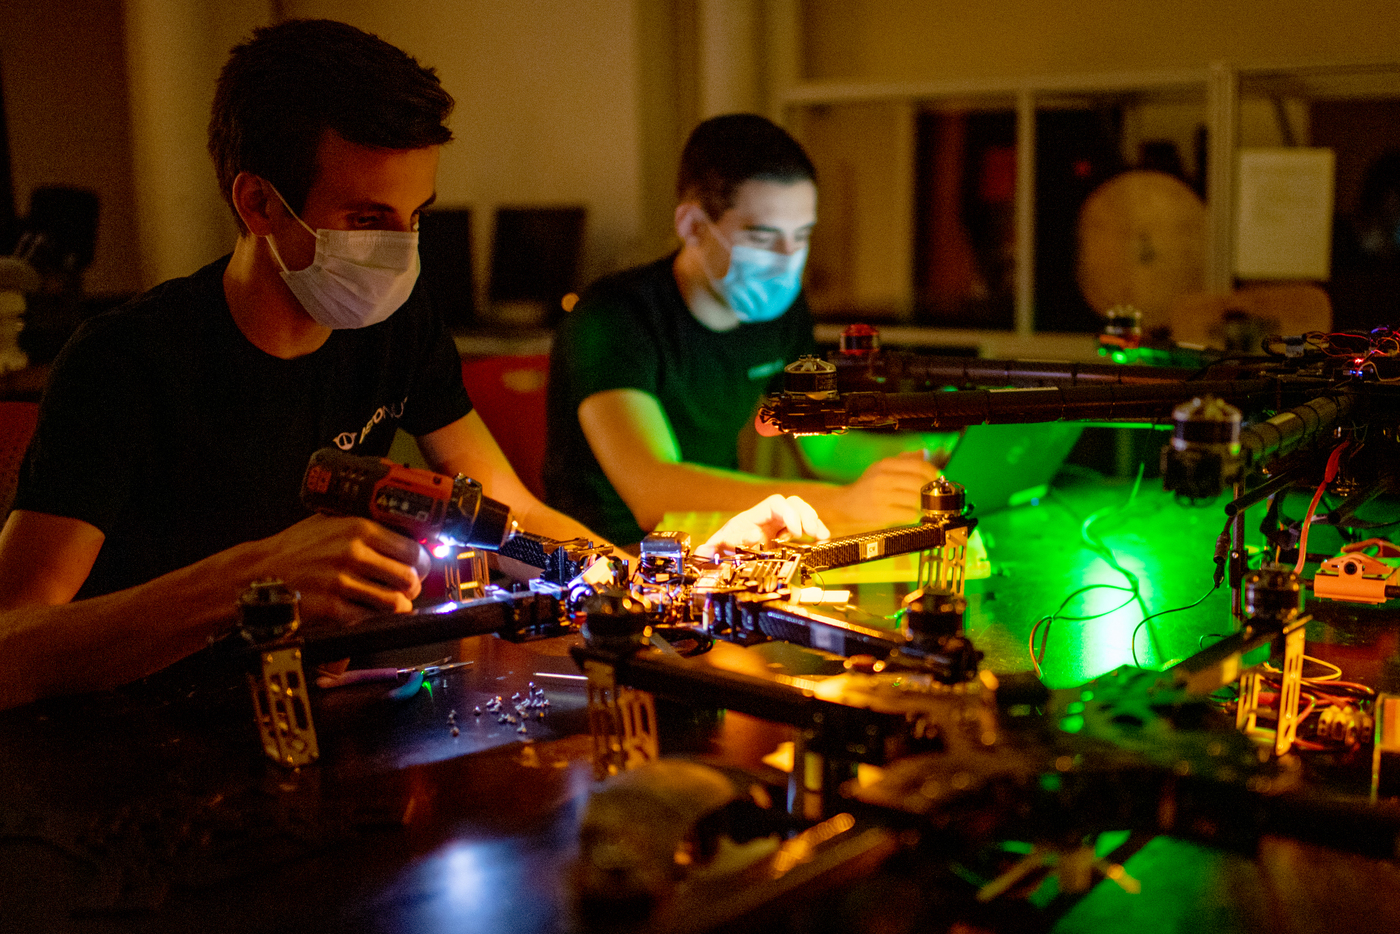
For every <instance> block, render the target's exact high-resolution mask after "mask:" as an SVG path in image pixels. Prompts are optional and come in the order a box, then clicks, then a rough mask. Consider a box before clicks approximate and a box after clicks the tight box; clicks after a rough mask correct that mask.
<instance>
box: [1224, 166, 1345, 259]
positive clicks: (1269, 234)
mask: <svg viewBox="0 0 1400 934" xmlns="http://www.w3.org/2000/svg"><path fill="white" fill-rule="evenodd" d="M1335 161H1336V160H1335V156H1334V155H1333V152H1332V150H1330V149H1318V148H1297V147H1292V148H1287V149H1241V150H1240V151H1239V176H1238V177H1239V197H1238V199H1237V200H1236V202H1235V275H1236V276H1238V277H1239V278H1241V279H1314V280H1317V279H1326V278H1328V277H1329V275H1330V274H1331V264H1332V203H1333V189H1334V180H1335V177H1336V173H1335V168H1334V166H1335Z"/></svg>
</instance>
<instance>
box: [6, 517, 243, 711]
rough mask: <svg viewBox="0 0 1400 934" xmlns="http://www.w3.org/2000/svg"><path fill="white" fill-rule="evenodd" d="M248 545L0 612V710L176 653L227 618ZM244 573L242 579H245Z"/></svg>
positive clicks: (143, 668)
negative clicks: (136, 581) (119, 584)
mask: <svg viewBox="0 0 1400 934" xmlns="http://www.w3.org/2000/svg"><path fill="white" fill-rule="evenodd" d="M253 551H256V547H255V544H254V545H250V546H240V547H239V548H236V549H233V550H231V551H229V552H224V553H221V554H220V555H216V556H214V557H212V558H209V559H206V560H205V561H201V562H199V563H198V564H195V565H192V566H190V567H188V568H184V569H182V570H179V571H175V572H173V573H171V574H166V575H164V576H162V577H159V578H156V579H155V580H152V581H150V582H148V583H146V584H142V585H140V586H138V587H133V588H131V589H129V590H124V591H120V592H118V593H113V594H107V595H105V596H101V597H94V598H91V599H87V600H79V601H76V602H74V603H63V604H58V605H52V606H50V605H28V606H21V607H16V608H14V609H10V610H7V611H5V612H4V613H0V659H3V660H4V673H3V674H0V708H9V707H14V706H17V705H19V704H24V703H27V702H29V701H32V700H35V699H37V698H40V697H45V696H49V695H55V694H70V693H81V692H84V691H93V690H103V689H107V688H112V687H115V686H117V685H120V684H125V683H127V682H129V681H133V680H135V679H137V678H141V677H144V676H145V675H148V674H151V673H152V672H155V671H159V670H160V669H161V668H164V667H166V666H167V665H170V664H172V663H173V662H176V661H178V660H180V659H181V658H184V657H185V656H187V655H190V654H192V653H193V652H195V651H197V650H198V649H200V648H201V647H203V646H204V645H205V644H207V642H208V640H209V637H210V636H214V635H217V634H219V633H221V632H223V631H224V630H226V629H227V628H228V627H229V626H230V625H231V624H232V623H233V621H234V616H235V600H236V599H237V596H238V593H239V591H240V590H241V589H242V587H243V586H246V584H247V583H248V582H249V581H250V580H251V579H252V578H247V577H246V572H243V573H239V571H238V570H237V569H239V568H241V567H247V566H256V565H257V564H258V561H257V560H256V556H255V555H254V554H252V552H253ZM245 578H246V579H245Z"/></svg>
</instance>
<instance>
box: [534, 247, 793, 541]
mask: <svg viewBox="0 0 1400 934" xmlns="http://www.w3.org/2000/svg"><path fill="white" fill-rule="evenodd" d="M674 260H675V255H674V254H672V255H671V256H668V257H666V258H664V259H661V260H657V261H656V262H654V263H650V264H648V265H646V266H639V267H637V268H635V269H629V270H627V271H625V272H621V273H618V274H616V275H614V276H610V277H608V278H605V279H603V280H601V281H599V282H598V283H597V284H596V285H594V286H593V287H592V288H591V289H589V290H588V292H587V293H586V294H585V295H584V296H583V298H582V300H580V301H579V303H578V305H577V306H575V308H574V310H573V311H572V312H571V313H569V315H568V316H566V317H565V319H564V321H563V322H562V323H561V324H560V326H559V330H558V333H557V334H556V335H555V340H554V350H553V354H552V358H551V361H550V369H549V441H548V445H547V449H546V452H545V468H544V482H545V494H546V499H547V500H548V502H549V504H550V505H551V506H554V507H555V508H556V509H559V510H561V511H563V512H565V513H567V514H568V515H571V516H573V517H574V518H576V519H578V520H579V521H580V522H582V523H584V524H585V525H587V526H588V527H589V528H590V529H592V530H593V531H595V532H597V533H598V534H600V535H603V536H605V537H606V538H607V539H608V540H609V541H612V542H615V543H617V544H622V545H626V544H631V543H633V542H638V541H640V540H641V538H642V536H643V535H644V534H645V532H646V531H649V530H643V529H642V528H641V527H640V526H638V525H637V522H636V520H635V519H634V518H633V516H632V512H631V510H629V509H628V508H627V505H626V504H625V503H624V502H623V501H622V498H621V497H620V496H618V494H617V491H616V490H614V489H613V487H612V484H610V483H609V482H608V479H607V477H606V476H604V474H603V470H602V468H601V467H599V466H598V461H597V460H596V459H595V458H594V457H593V452H592V450H591V449H590V448H589V446H588V442H587V440H586V439H585V438H584V436H583V429H582V428H581V427H580V426H579V422H578V407H579V404H580V403H581V402H583V400H584V399H587V398H588V397H589V396H591V395H593V394H594V393H599V392H603V391H605V390H609V389H640V390H641V391H643V392H646V393H649V394H651V395H653V396H655V397H656V399H657V400H658V401H659V402H660V403H661V408H662V410H663V411H664V412H665V413H666V417H667V418H668V419H669V420H670V422H671V430H672V431H673V433H674V434H675V436H676V443H677V445H678V446H679V448H680V455H681V459H682V460H685V461H687V462H690V463H695V464H705V465H707V466H711V467H721V468H726V469H730V470H733V469H735V468H737V467H738V439H739V431H740V429H742V428H743V426H744V425H745V423H746V422H748V421H749V420H751V419H752V418H753V415H754V410H755V407H756V405H757V403H758V400H759V399H760V397H761V396H763V395H764V394H765V393H766V392H768V391H769V390H770V389H774V388H777V387H779V386H780V385H781V374H782V370H783V367H784V366H786V365H787V364H788V363H791V362H792V361H794V360H796V359H797V358H798V357H799V356H801V355H802V354H804V353H812V352H813V351H814V349H815V344H814V341H813V338H812V318H811V315H810V313H809V312H808V310H807V303H806V301H805V300H804V299H803V297H802V296H801V295H799V296H798V297H797V301H795V302H794V303H793V305H792V307H791V308H790V309H788V311H787V313H786V314H784V315H783V316H782V317H780V318H778V319H777V320H775V321H768V322H763V323H759V324H741V325H739V326H738V327H736V328H734V329H733V330H732V331H725V332H722V333H721V332H715V331H711V330H709V329H708V328H706V327H705V326H704V325H702V324H701V323H700V322H699V321H697V320H695V316H694V315H692V314H691V313H690V309H689V308H688V307H687V306H686V304H685V301H684V300H683V299H682V298H681V293H680V289H679V287H678V286H677V285H676V279H675V275H674V274H673V273H672V268H671V266H672V263H673V262H674Z"/></svg>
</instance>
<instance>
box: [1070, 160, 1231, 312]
mask: <svg viewBox="0 0 1400 934" xmlns="http://www.w3.org/2000/svg"><path fill="white" fill-rule="evenodd" d="M1205 255H1206V207H1205V204H1204V203H1203V202H1202V201H1201V199H1200V197H1199V196H1197V194H1196V193H1195V192H1194V191H1192V190H1191V188H1190V187H1189V186H1188V185H1187V184H1186V183H1185V182H1183V181H1181V180H1180V179H1179V178H1176V177H1175V176H1172V175H1168V174H1166V173H1165V172H1153V171H1146V170H1134V171H1129V172H1123V173H1122V174H1119V175H1115V176H1114V177H1113V178H1111V179H1109V180H1108V181H1106V182H1104V183H1103V184H1102V185H1100V186H1099V187H1098V188H1096V189H1094V191H1093V193H1092V194H1090V195H1089V197H1088V198H1086V199H1085V200H1084V206H1083V207H1082V208H1080V211H1079V263H1078V270H1077V276H1078V281H1079V289H1080V291H1081V292H1082V293H1083V294H1084V299H1085V301H1087V302H1088V303H1089V306H1090V307H1091V308H1093V309H1094V310H1096V311H1098V312H1099V313H1100V314H1104V313H1106V312H1107V311H1108V310H1109V309H1110V308H1114V307H1115V306H1119V305H1131V306H1132V307H1134V308H1136V309H1137V310H1138V311H1140V312H1142V325H1143V327H1144V328H1145V329H1150V328H1157V327H1162V326H1165V325H1167V324H1169V323H1170V322H1169V320H1168V316H1167V311H1168V308H1169V307H1170V306H1171V303H1172V301H1173V300H1174V299H1176V298H1178V297H1179V296H1181V295H1186V294H1189V293H1191V292H1199V291H1200V290H1201V289H1202V288H1204V286H1205Z"/></svg>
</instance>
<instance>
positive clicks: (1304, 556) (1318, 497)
mask: <svg viewBox="0 0 1400 934" xmlns="http://www.w3.org/2000/svg"><path fill="white" fill-rule="evenodd" d="M1348 444H1351V439H1349V438H1348V439H1347V440H1346V441H1343V442H1342V443H1341V444H1339V445H1337V446H1336V447H1335V448H1333V449H1332V454H1331V456H1330V457H1328V458H1327V469H1326V470H1324V471H1323V472H1322V482H1321V483H1319V484H1318V485H1317V492H1316V493H1314V494H1313V498H1312V503H1310V504H1309V505H1308V513H1307V515H1305V516H1304V517H1303V531H1302V533H1301V534H1300V535H1299V536H1298V563H1297V565H1295V566H1294V568H1293V573H1294V574H1298V575H1302V573H1303V565H1304V564H1305V563H1306V562H1307V560H1308V528H1309V527H1310V526H1311V525H1312V521H1313V515H1314V514H1315V513H1316V512H1317V504H1318V503H1320V502H1321V501H1322V494H1323V493H1324V492H1326V490H1327V484H1329V483H1331V482H1332V481H1333V480H1334V479H1336V476H1337V466H1338V464H1340V463H1341V460H1342V451H1344V450H1346V447H1347V445H1348Z"/></svg>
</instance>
